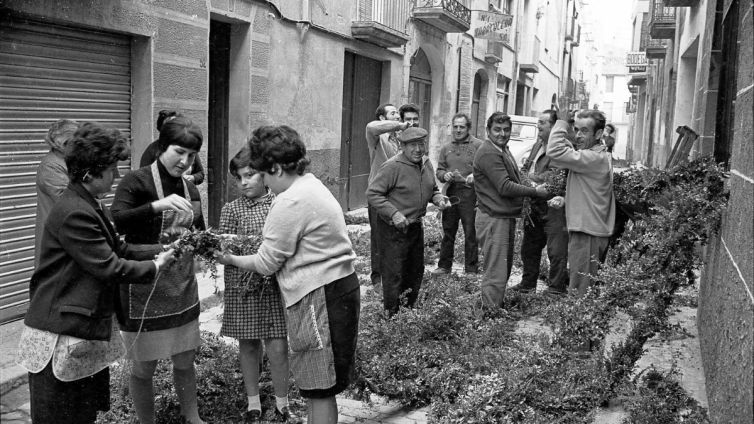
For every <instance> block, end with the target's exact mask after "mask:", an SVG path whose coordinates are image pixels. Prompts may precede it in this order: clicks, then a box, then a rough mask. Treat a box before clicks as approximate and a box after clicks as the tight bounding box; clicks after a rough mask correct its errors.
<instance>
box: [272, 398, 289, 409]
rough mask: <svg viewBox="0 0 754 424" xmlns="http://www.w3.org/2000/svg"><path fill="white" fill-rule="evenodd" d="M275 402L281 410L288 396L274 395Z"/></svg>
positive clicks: (285, 404) (286, 402) (286, 403)
mask: <svg viewBox="0 0 754 424" xmlns="http://www.w3.org/2000/svg"><path fill="white" fill-rule="evenodd" d="M275 404H276V405H277V407H278V411H282V410H283V408H285V407H287V406H288V396H283V397H280V396H275Z"/></svg>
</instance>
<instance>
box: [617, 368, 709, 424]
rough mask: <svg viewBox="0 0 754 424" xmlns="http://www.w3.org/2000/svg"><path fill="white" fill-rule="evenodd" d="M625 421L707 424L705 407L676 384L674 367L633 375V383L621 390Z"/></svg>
mask: <svg viewBox="0 0 754 424" xmlns="http://www.w3.org/2000/svg"><path fill="white" fill-rule="evenodd" d="M621 398H622V399H623V407H624V409H625V410H626V412H627V413H628V417H627V418H626V419H625V421H624V422H626V423H642V424H676V423H686V424H708V423H709V422H710V421H709V417H708V416H707V412H706V410H705V409H704V408H703V407H701V406H700V405H699V403H698V402H697V401H696V400H694V399H693V398H690V397H689V396H688V395H687V394H686V392H685V391H684V390H683V388H682V387H681V385H680V384H679V383H678V375H677V371H676V370H674V369H673V370H670V371H668V372H666V373H663V372H661V371H658V370H656V369H654V368H650V369H648V370H646V371H645V372H643V373H642V375H641V376H639V377H638V378H637V384H636V385H630V386H629V385H627V386H626V387H625V388H623V389H622V391H621Z"/></svg>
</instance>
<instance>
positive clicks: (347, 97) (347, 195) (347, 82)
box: [340, 52, 382, 210]
mask: <svg viewBox="0 0 754 424" xmlns="http://www.w3.org/2000/svg"><path fill="white" fill-rule="evenodd" d="M344 65H345V66H344V70H343V125H342V130H341V140H342V141H341V155H340V177H341V178H342V179H343V181H345V185H344V186H343V188H342V191H341V204H342V205H343V206H344V208H345V209H346V210H353V209H358V208H361V207H364V206H366V205H367V199H366V190H367V183H368V179H369V165H370V161H369V150H368V148H367V140H366V136H365V130H366V126H367V124H368V123H369V122H370V121H373V120H374V119H376V118H375V116H374V112H375V110H377V107H378V106H379V105H380V86H381V84H382V63H380V62H379V61H376V60H373V59H369V58H367V57H364V56H360V55H357V54H355V53H351V52H346V53H345V63H344Z"/></svg>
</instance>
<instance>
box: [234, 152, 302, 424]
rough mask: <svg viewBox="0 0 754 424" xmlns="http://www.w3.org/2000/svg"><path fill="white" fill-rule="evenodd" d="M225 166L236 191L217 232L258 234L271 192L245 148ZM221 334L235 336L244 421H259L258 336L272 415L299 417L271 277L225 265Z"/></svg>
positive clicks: (279, 307) (288, 418) (280, 307)
mask: <svg viewBox="0 0 754 424" xmlns="http://www.w3.org/2000/svg"><path fill="white" fill-rule="evenodd" d="M229 170H230V173H231V175H233V176H234V177H235V178H236V184H237V186H238V189H239V191H240V192H241V196H240V197H239V198H238V199H236V200H234V201H232V202H228V203H226V204H225V206H223V209H222V213H221V215H220V231H221V232H222V233H224V234H236V235H241V236H243V235H260V234H261V233H262V227H264V221H265V218H266V217H267V212H268V211H269V210H270V206H271V205H272V201H273V200H274V199H275V195H274V194H273V193H272V192H270V191H269V190H268V189H267V187H265V185H264V182H263V179H262V176H261V175H260V174H258V173H257V172H255V171H254V170H253V169H251V168H250V167H249V154H248V148H244V149H242V150H241V151H240V152H238V154H236V156H235V157H234V158H233V159H232V160H231V161H230V166H229ZM250 253H252V252H242V254H250ZM220 335H222V336H226V337H233V338H236V339H238V340H239V359H240V362H241V373H242V374H243V380H244V386H245V388H246V395H247V397H248V401H249V404H248V407H247V410H246V411H245V412H243V413H242V414H241V415H242V418H243V420H244V421H243V422H244V423H257V422H260V420H261V418H262V415H263V414H262V404H261V399H260V397H259V369H260V367H259V364H260V361H261V359H262V352H263V350H262V340H264V345H265V350H266V351H267V357H268V359H269V362H270V369H271V374H272V384H273V387H274V390H275V403H276V408H275V419H276V420H278V421H282V422H288V423H297V422H300V420H299V419H298V417H296V416H295V414H294V413H292V412H291V411H290V410H289V407H288V377H289V368H288V342H287V339H286V337H287V332H286V327H285V310H284V308H283V303H282V300H281V297H280V288H279V287H278V284H277V280H276V279H275V277H274V276H272V277H269V278H267V277H263V276H261V275H259V274H257V273H254V272H249V271H245V270H242V269H239V268H236V267H234V266H230V265H228V266H226V267H225V312H224V314H223V323H222V328H221V330H220Z"/></svg>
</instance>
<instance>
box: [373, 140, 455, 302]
mask: <svg viewBox="0 0 754 424" xmlns="http://www.w3.org/2000/svg"><path fill="white" fill-rule="evenodd" d="M398 139H399V141H400V142H401V153H400V154H398V155H395V156H393V157H392V158H390V159H388V160H387V161H386V162H385V163H384V164H383V165H382V167H381V168H380V170H379V171H378V172H377V174H376V175H375V177H374V179H373V180H372V181H371V182H370V183H369V188H368V189H367V199H368V200H369V206H370V207H372V208H374V209H375V211H376V212H377V215H378V219H377V220H376V224H377V230H378V231H377V234H379V235H380V239H379V241H378V246H379V247H380V255H381V262H380V274H381V275H382V297H383V304H384V307H385V310H387V312H388V314H390V315H394V314H395V313H396V312H398V309H399V306H400V297H401V296H403V295H405V296H406V301H407V306H408V307H412V306H413V305H414V303H415V302H416V299H417V298H418V297H419V288H420V286H421V282H422V277H423V276H424V228H423V226H422V217H423V216H424V214H425V213H426V212H427V203H429V202H432V203H434V204H435V205H436V206H437V207H439V208H440V209H444V208H446V207H447V206H448V204H449V202H448V200H447V198H446V197H445V196H443V195H442V194H441V193H440V190H439V189H438V188H437V183H436V182H435V175H434V174H435V172H434V169H433V167H432V163H431V162H430V161H429V159H427V158H426V157H425V156H424V155H425V154H426V152H427V146H426V139H427V131H425V130H424V129H422V128H415V127H411V128H408V129H406V130H404V131H402V132H401V134H400V135H399V136H398Z"/></svg>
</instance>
